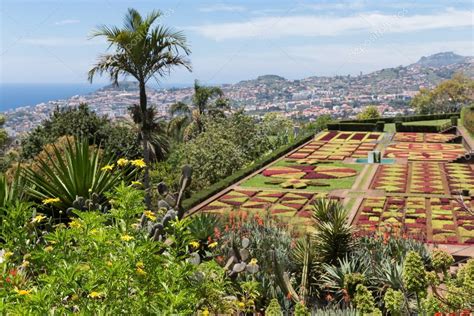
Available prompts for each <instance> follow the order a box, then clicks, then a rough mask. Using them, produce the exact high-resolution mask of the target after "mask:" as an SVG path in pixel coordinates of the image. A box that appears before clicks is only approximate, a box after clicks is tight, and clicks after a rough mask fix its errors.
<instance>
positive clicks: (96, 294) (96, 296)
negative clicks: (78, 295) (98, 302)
mask: <svg viewBox="0 0 474 316" xmlns="http://www.w3.org/2000/svg"><path fill="white" fill-rule="evenodd" d="M87 296H88V297H90V298H101V297H103V296H104V293H101V292H95V291H94V292H90V293H89V295H87Z"/></svg>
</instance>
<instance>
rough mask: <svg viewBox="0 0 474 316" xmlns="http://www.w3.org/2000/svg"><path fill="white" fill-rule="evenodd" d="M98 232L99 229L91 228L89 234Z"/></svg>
mask: <svg viewBox="0 0 474 316" xmlns="http://www.w3.org/2000/svg"><path fill="white" fill-rule="evenodd" d="M98 233H99V231H98V230H97V228H94V229H91V231H90V232H89V234H91V235H97V234H98Z"/></svg>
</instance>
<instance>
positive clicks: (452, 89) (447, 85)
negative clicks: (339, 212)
mask: <svg viewBox="0 0 474 316" xmlns="http://www.w3.org/2000/svg"><path fill="white" fill-rule="evenodd" d="M472 102H474V80H473V79H471V78H469V77H466V76H464V75H463V74H459V73H457V74H454V75H453V77H452V78H451V79H449V80H445V81H443V82H441V83H440V84H439V85H437V86H436V87H435V88H434V89H432V90H428V89H421V90H420V92H419V93H418V94H417V95H415V97H414V98H413V99H412V101H411V103H410V105H411V106H412V107H413V108H415V109H416V111H417V112H418V113H420V114H434V113H443V112H455V111H459V110H460V109H461V107H462V106H464V105H468V104H470V103H472Z"/></svg>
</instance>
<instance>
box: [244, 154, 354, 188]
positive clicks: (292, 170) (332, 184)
mask: <svg viewBox="0 0 474 316" xmlns="http://www.w3.org/2000/svg"><path fill="white" fill-rule="evenodd" d="M362 168H363V166H361V165H358V164H345V163H341V162H330V161H326V162H319V163H317V164H313V165H309V164H297V163H296V162H295V161H292V160H281V161H279V162H277V163H275V164H274V165H272V166H270V167H268V168H266V169H265V170H264V171H262V172H261V173H260V174H257V175H255V176H253V177H251V178H250V179H248V180H247V181H245V182H243V183H241V184H240V186H241V187H245V188H256V189H279V188H280V189H281V188H283V189H300V190H304V191H310V192H314V191H316V192H329V191H331V190H335V189H349V188H350V187H351V186H352V184H353V183H354V181H355V178H356V175H357V174H358V172H359V171H360V170H361V169H362Z"/></svg>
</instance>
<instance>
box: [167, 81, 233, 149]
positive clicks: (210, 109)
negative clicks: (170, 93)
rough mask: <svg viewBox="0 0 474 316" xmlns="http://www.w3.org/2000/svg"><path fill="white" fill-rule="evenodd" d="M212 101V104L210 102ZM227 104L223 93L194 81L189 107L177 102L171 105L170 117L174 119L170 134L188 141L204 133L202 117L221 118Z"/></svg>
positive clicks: (170, 125)
mask: <svg viewBox="0 0 474 316" xmlns="http://www.w3.org/2000/svg"><path fill="white" fill-rule="evenodd" d="M211 101H212V102H211ZM229 109H230V107H229V104H228V102H227V100H226V99H225V98H224V92H223V91H222V89H221V88H219V87H206V86H202V85H201V84H199V81H197V80H195V81H194V95H193V97H192V102H191V104H190V105H188V104H186V103H184V102H177V103H175V104H173V105H171V109H170V112H171V115H172V116H173V117H174V118H173V119H172V120H171V121H170V124H169V131H170V134H174V136H175V138H177V139H180V140H181V139H183V138H184V139H189V138H190V137H192V135H193V134H194V135H197V134H200V133H202V132H203V131H204V117H205V116H206V115H209V116H223V115H224V111H226V110H229Z"/></svg>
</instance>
